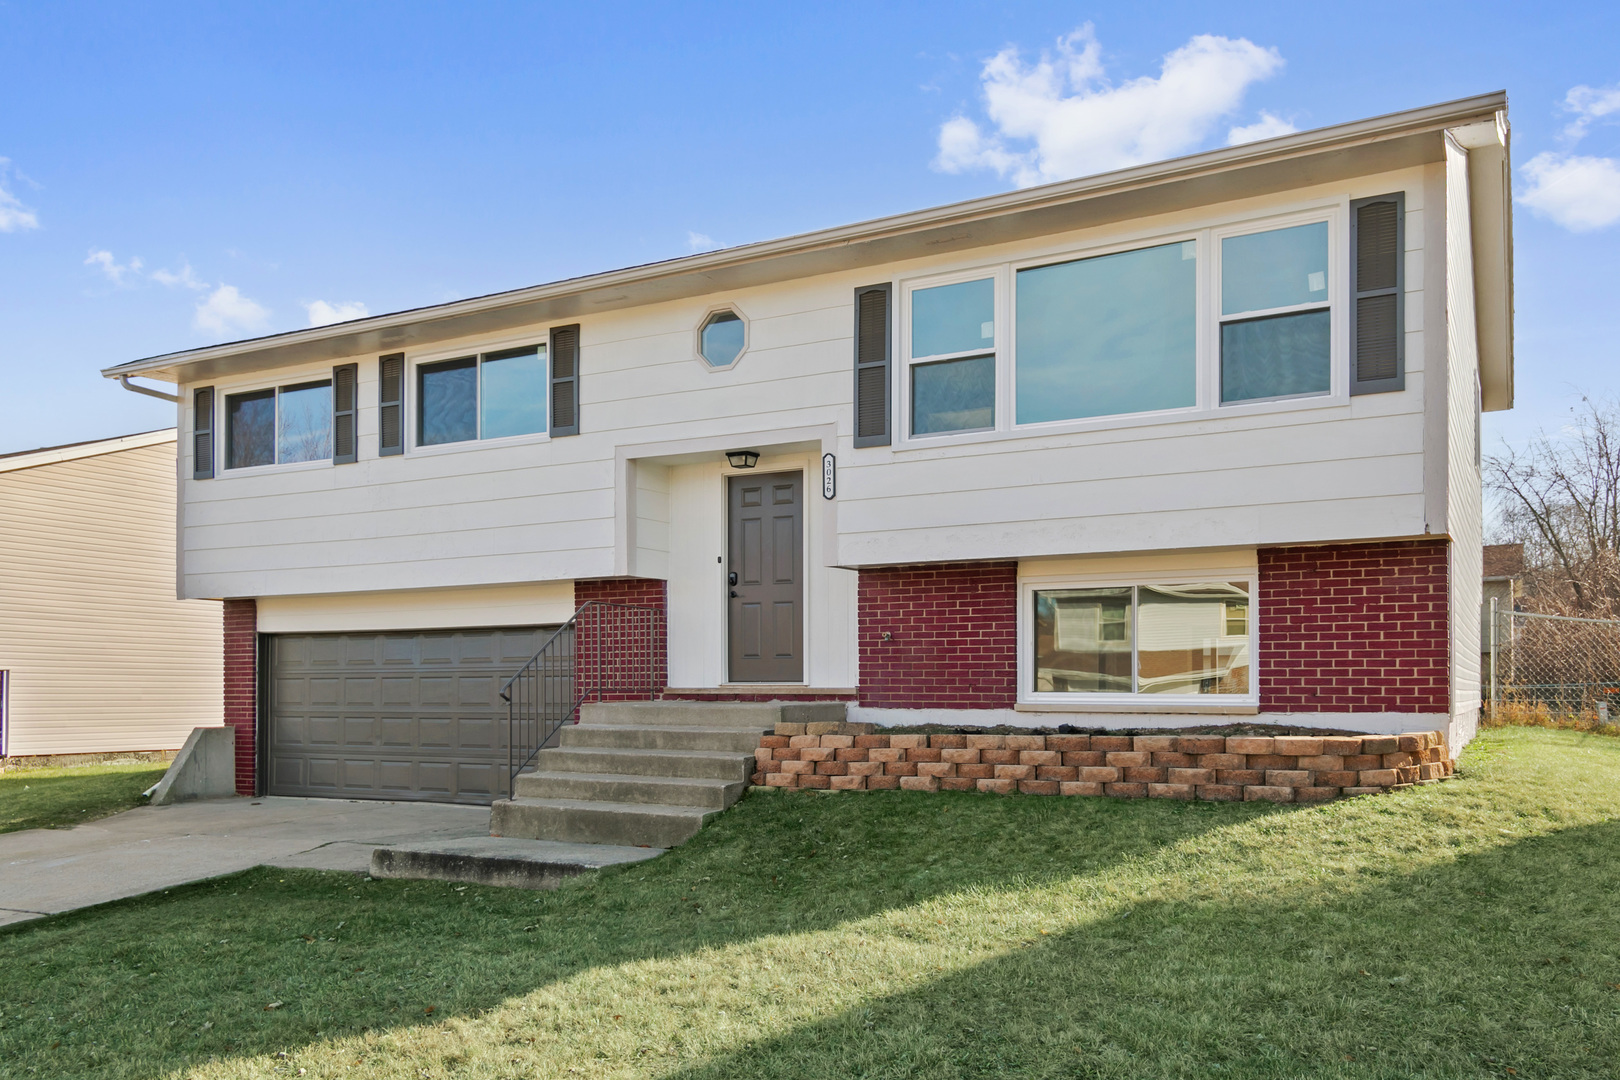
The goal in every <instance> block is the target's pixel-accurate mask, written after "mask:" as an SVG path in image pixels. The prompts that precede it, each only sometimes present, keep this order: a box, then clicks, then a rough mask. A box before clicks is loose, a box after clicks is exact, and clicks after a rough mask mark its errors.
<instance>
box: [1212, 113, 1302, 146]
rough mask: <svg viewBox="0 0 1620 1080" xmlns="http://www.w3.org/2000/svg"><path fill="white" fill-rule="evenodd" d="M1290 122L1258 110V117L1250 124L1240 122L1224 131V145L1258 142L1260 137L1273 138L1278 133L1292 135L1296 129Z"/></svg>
mask: <svg viewBox="0 0 1620 1080" xmlns="http://www.w3.org/2000/svg"><path fill="white" fill-rule="evenodd" d="M1298 130H1299V128H1297V127H1295V126H1294V125H1293V124H1292V123H1290V122H1289V121H1287V120H1284V119H1283V118H1282V117H1280V116H1273V115H1272V114H1271V113H1268V112H1266V111H1265V110H1264V109H1262V110H1261V111H1260V119H1258V120H1256V121H1255V122H1254V123H1252V124H1240V125H1238V126H1237V127H1234V128H1233V129H1232V130H1231V131H1228V132H1227V133H1226V145H1227V146H1236V145H1238V144H1239V143H1248V142H1259V141H1260V140H1261V139H1275V138H1276V137H1277V136H1279V135H1292V134H1293V133H1294V132H1296V131H1298Z"/></svg>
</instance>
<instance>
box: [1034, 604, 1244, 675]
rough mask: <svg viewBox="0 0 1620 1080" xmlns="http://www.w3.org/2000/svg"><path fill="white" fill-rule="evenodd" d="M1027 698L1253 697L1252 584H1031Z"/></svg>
mask: <svg viewBox="0 0 1620 1080" xmlns="http://www.w3.org/2000/svg"><path fill="white" fill-rule="evenodd" d="M1022 591H1023V604H1024V612H1025V618H1024V624H1025V629H1024V635H1025V642H1024V646H1025V647H1024V649H1023V650H1022V651H1023V654H1024V657H1025V663H1024V664H1023V665H1022V666H1023V668H1024V672H1023V676H1022V678H1023V680H1024V690H1025V692H1024V694H1022V695H1020V696H1021V697H1023V698H1025V699H1026V700H1037V701H1039V700H1056V701H1063V700H1069V701H1074V702H1077V703H1078V702H1082V701H1084V702H1091V703H1097V702H1106V701H1108V700H1119V701H1126V700H1141V699H1143V698H1145V697H1147V696H1149V695H1151V696H1152V699H1153V700H1155V701H1173V700H1178V699H1187V700H1206V701H1207V700H1208V699H1209V698H1210V697H1211V696H1215V697H1220V698H1223V699H1227V700H1232V701H1234V703H1238V702H1243V701H1244V700H1245V699H1249V700H1252V699H1253V698H1254V696H1255V684H1254V655H1255V643H1254V636H1253V627H1254V620H1253V619H1252V618H1251V611H1250V608H1251V597H1252V596H1253V594H1254V583H1253V582H1252V581H1184V582H1179V581H1172V582H1142V583H1133V584H1114V583H1106V584H1104V583H1097V584H1087V583H1081V582H1076V583H1074V584H1072V585H1071V584H1067V583H1063V582H1055V583H1054V582H1041V583H1031V584H1026V585H1025V586H1024V588H1023V590H1022Z"/></svg>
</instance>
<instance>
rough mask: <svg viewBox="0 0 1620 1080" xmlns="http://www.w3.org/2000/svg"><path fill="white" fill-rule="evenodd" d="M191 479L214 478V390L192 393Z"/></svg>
mask: <svg viewBox="0 0 1620 1080" xmlns="http://www.w3.org/2000/svg"><path fill="white" fill-rule="evenodd" d="M191 478H192V479H193V480H212V479H213V478H214V388H213V387H212V386H199V387H198V388H197V389H195V390H193V391H192V392H191Z"/></svg>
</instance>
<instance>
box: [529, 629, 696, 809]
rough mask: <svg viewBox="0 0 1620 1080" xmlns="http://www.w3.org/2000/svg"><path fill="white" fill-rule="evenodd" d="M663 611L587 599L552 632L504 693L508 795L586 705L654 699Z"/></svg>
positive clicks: (659, 682)
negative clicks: (564, 726) (592, 702)
mask: <svg viewBox="0 0 1620 1080" xmlns="http://www.w3.org/2000/svg"><path fill="white" fill-rule="evenodd" d="M663 654H664V612H663V609H662V608H655V607H641V606H638V605H635V604H611V603H606V602H604V601H601V600H592V601H589V602H588V603H586V604H583V605H581V607H580V609H579V610H578V611H576V612H574V614H573V615H572V616H571V617H570V618H569V620H568V621H567V622H565V623H563V624H562V625H561V626H560V627H558V628H557V631H556V633H554V634H552V635H551V637H549V638H548V639H546V643H545V644H544V645H542V646H540V651H539V652H537V653H535V654H534V656H533V657H532V658H531V659H530V660H529V662H528V663H527V664H524V665H523V668H522V669H521V670H520V671H519V672H518V673H517V674H516V675H513V676H512V677H511V678H510V679H508V680H506V684H505V685H504V686H502V687H501V700H502V701H505V702H506V725H507V742H506V746H507V786H506V791H507V794H508V795H510V794H511V793H512V790H513V785H514V784H515V783H516V781H517V777H518V774H519V773H521V772H522V771H523V770H524V769H527V768H528V767H529V765H530V764H531V763H532V762H533V761H534V758H535V755H536V754H538V753H539V752H540V751H541V750H542V749H543V748H545V746H546V745H547V744H549V743H550V742H551V740H552V739H553V738H555V737H556V735H557V732H558V730H559V729H561V728H562V726H563V725H564V724H570V723H575V722H577V720H578V716H579V709H580V706H581V705H583V704H584V703H585V702H587V701H593V700H594V701H603V700H629V699H633V698H642V697H645V698H648V699H651V698H654V697H656V696H657V695H658V691H660V690H662V689H663V683H664V655H663Z"/></svg>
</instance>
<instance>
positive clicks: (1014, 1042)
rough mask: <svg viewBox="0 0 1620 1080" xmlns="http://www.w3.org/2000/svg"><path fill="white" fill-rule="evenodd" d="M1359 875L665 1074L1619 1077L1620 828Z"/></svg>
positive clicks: (993, 973) (1163, 916)
mask: <svg viewBox="0 0 1620 1080" xmlns="http://www.w3.org/2000/svg"><path fill="white" fill-rule="evenodd" d="M1369 876H1372V877H1373V878H1374V880H1370V881H1369V880H1366V878H1367V877H1369ZM1360 877H1361V878H1362V880H1361V881H1358V882H1357V883H1356V885H1355V886H1354V887H1349V888H1341V889H1337V890H1331V891H1324V892H1312V893H1311V894H1309V895H1308V896H1302V897H1300V898H1298V899H1297V900H1290V899H1283V898H1278V899H1275V900H1271V901H1268V902H1261V903H1213V904H1212V903H1174V902H1148V903H1140V904H1138V905H1137V906H1136V907H1135V908H1134V910H1132V911H1130V912H1129V913H1128V914H1125V915H1123V916H1117V917H1110V918H1106V919H1102V920H1100V921H1097V922H1094V923H1090V924H1087V925H1085V926H1083V927H1081V928H1078V929H1074V930H1071V931H1069V932H1066V933H1063V934H1059V935H1055V936H1052V937H1046V938H1042V937H1037V938H1034V939H1033V940H1031V941H1027V942H1025V943H1024V944H1025V947H1023V948H1016V947H1015V948H1014V949H1013V950H1012V951H1011V952H1010V953H1005V954H1003V955H1001V956H999V957H997V958H996V959H994V960H992V961H989V962H985V963H981V964H976V965H973V966H971V967H969V968H967V969H964V970H960V971H958V972H955V973H952V974H949V975H947V976H942V977H940V978H938V979H936V980H930V981H928V982H926V983H925V984H922V985H920V986H918V987H917V988H916V989H915V990H909V991H905V992H901V993H896V994H888V995H884V996H880V997H874V998H870V999H867V1000H865V1001H863V1002H862V1003H861V1004H860V1005H859V1006H858V1007H856V1008H853V1009H849V1010H846V1011H844V1012H842V1013H840V1014H838V1015H836V1016H833V1017H830V1018H828V1019H825V1020H823V1021H819V1022H816V1023H812V1024H806V1025H803V1026H800V1027H798V1028H795V1029H794V1030H792V1031H791V1032H790V1033H788V1034H786V1035H782V1036H779V1037H774V1038H770V1039H767V1040H761V1041H758V1042H755V1043H752V1044H749V1045H747V1046H743V1047H740V1048H739V1049H737V1050H736V1051H735V1052H732V1053H728V1054H727V1055H725V1056H723V1057H721V1058H719V1059H718V1060H712V1061H711V1062H709V1063H708V1064H705V1065H704V1066H702V1067H697V1068H691V1069H688V1070H684V1071H680V1072H676V1073H673V1074H671V1075H674V1076H678V1077H681V1078H682V1080H722V1078H731V1077H750V1078H752V1077H795V1078H799V1077H879V1076H881V1077H901V1076H906V1077H910V1076H949V1077H959V1076H960V1077H970V1076H1031V1077H1037V1076H1040V1077H1044V1076H1097V1077H1104V1076H1106V1077H1205V1076H1225V1077H1243V1078H1245V1080H1249V1078H1273V1077H1274V1078H1284V1077H1290V1078H1292V1077H1301V1076H1346V1077H1352V1076H1353V1077H1413V1076H1432V1077H1477V1076H1511V1075H1518V1076H1522V1077H1548V1076H1558V1077H1614V1076H1615V1075H1617V1074H1620V1064H1617V1062H1620V905H1617V902H1616V897H1617V896H1620V822H1614V821H1609V822H1604V823H1602V824H1598V825H1588V826H1579V827H1571V828H1568V829H1565V830H1563V831H1558V832H1554V833H1551V834H1548V835H1544V836H1540V837H1536V838H1533V839H1525V840H1520V841H1517V842H1511V843H1505V846H1502V847H1497V848H1491V849H1488V850H1485V851H1482V852H1479V853H1476V854H1472V855H1467V856H1464V857H1462V858H1459V859H1456V860H1455V861H1447V862H1442V863H1439V864H1435V865H1432V866H1430V867H1427V868H1425V869H1423V870H1421V871H1419V872H1417V873H1413V874H1408V875H1399V876H1397V875H1390V876H1387V877H1385V878H1384V879H1382V880H1378V879H1377V875H1367V874H1365V873H1364V874H1362V875H1360Z"/></svg>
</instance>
